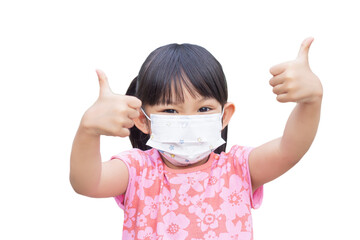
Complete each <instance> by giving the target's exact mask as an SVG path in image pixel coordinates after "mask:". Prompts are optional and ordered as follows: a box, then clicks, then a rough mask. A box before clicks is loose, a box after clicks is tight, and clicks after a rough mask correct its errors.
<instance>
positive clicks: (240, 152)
mask: <svg viewBox="0 0 360 240" xmlns="http://www.w3.org/2000/svg"><path fill="white" fill-rule="evenodd" d="M252 150H253V148H252V147H246V146H240V145H234V146H232V147H231V149H230V151H228V152H227V153H222V154H224V155H225V156H226V157H227V158H228V159H229V160H234V161H236V162H237V163H247V161H248V158H249V154H250V152H251V151H252Z"/></svg>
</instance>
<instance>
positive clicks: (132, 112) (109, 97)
mask: <svg viewBox="0 0 360 240" xmlns="http://www.w3.org/2000/svg"><path fill="white" fill-rule="evenodd" d="M96 73H97V76H98V79H99V85H100V93H99V97H98V99H97V100H96V102H95V103H94V104H93V105H92V106H91V107H90V108H89V109H88V110H87V111H86V112H85V114H84V116H83V118H82V120H81V126H82V127H83V128H85V129H86V131H87V132H88V133H90V134H93V135H98V136H100V135H107V136H119V137H126V136H129V135H130V130H129V128H131V127H133V126H134V119H135V118H137V117H139V115H140V112H139V110H140V107H141V101H140V100H139V99H138V98H136V97H132V96H126V95H118V94H115V93H113V92H112V91H111V89H110V86H109V83H108V80H107V77H106V75H105V73H104V72H103V71H101V70H96Z"/></svg>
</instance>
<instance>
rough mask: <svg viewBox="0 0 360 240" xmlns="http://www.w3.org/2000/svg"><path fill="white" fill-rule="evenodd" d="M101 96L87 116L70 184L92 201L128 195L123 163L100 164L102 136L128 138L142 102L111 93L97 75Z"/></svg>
mask: <svg viewBox="0 0 360 240" xmlns="http://www.w3.org/2000/svg"><path fill="white" fill-rule="evenodd" d="M97 73H98V76H99V83H100V95H99V98H98V100H97V101H96V102H95V104H94V105H93V106H92V107H90V108H89V109H88V110H87V111H86V113H85V114H84V116H83V118H82V120H81V123H80V126H79V129H78V131H77V133H76V136H75V139H74V142H73V146H72V151H71V157H70V182H71V185H72V187H73V188H74V190H75V191H76V192H77V193H79V194H82V195H85V196H89V197H111V196H117V195H119V194H122V193H124V192H125V191H126V188H127V183H128V178H129V173H128V169H127V167H126V165H125V163H123V162H122V161H121V160H117V159H114V160H112V161H108V162H104V163H102V161H101V154H100V136H101V135H108V136H120V137H126V136H128V135H129V129H128V128H130V127H132V126H133V125H134V123H133V120H132V119H133V118H136V117H138V115H139V113H138V111H137V110H136V108H138V107H140V106H141V101H140V100H138V99H136V98H134V97H130V96H121V95H116V94H114V93H112V92H111V90H110V88H109V86H108V82H107V78H106V76H105V74H104V73H103V72H101V71H98V72H97Z"/></svg>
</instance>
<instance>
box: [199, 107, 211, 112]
mask: <svg viewBox="0 0 360 240" xmlns="http://www.w3.org/2000/svg"><path fill="white" fill-rule="evenodd" d="M210 110H211V109H210V108H208V107H202V108H200V109H199V110H198V112H208V111H210Z"/></svg>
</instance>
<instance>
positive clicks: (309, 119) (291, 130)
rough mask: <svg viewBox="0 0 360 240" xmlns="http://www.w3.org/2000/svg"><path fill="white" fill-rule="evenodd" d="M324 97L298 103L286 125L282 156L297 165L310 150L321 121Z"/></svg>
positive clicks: (280, 148)
mask: <svg viewBox="0 0 360 240" xmlns="http://www.w3.org/2000/svg"><path fill="white" fill-rule="evenodd" d="M321 101H322V97H318V98H317V99H316V100H314V101H312V102H309V103H297V105H296V106H295V108H294V110H293V111H292V113H291V114H290V117H289V119H288V121H287V123H286V126H285V130H284V133H283V136H282V138H281V141H280V147H279V150H280V153H281V156H282V157H283V158H284V159H285V160H286V161H288V162H289V163H291V164H295V163H297V162H298V161H299V160H300V159H301V158H302V157H303V155H304V154H305V153H306V152H307V151H308V149H309V148H310V146H311V144H312V142H313V140H314V138H315V135H316V132H317V129H318V125H319V121H320V110H321Z"/></svg>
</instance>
